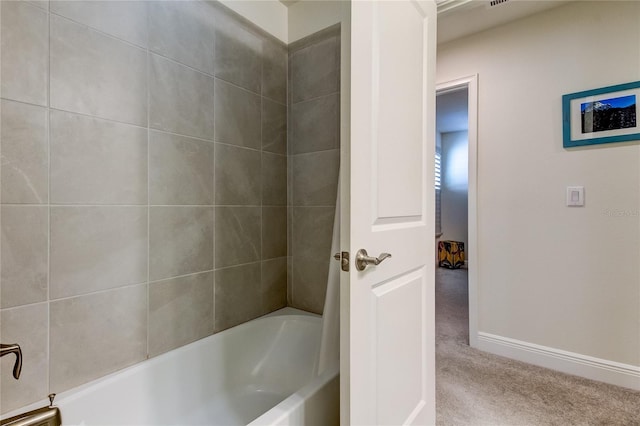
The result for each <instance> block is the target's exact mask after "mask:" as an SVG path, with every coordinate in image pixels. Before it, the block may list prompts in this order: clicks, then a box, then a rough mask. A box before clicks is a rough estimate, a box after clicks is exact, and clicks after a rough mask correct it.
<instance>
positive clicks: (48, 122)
mask: <svg viewBox="0 0 640 426" xmlns="http://www.w3.org/2000/svg"><path fill="white" fill-rule="evenodd" d="M48 6H49V7H50V6H51V5H50V4H49V5H48ZM47 24H48V26H49V28H48V40H47V41H48V48H49V51H48V52H47V53H48V55H47V59H48V63H47V156H48V161H47V178H48V182H47V391H48V393H49V394H51V393H53V389H52V388H51V381H52V380H51V376H52V372H53V369H52V368H51V346H52V345H51V323H52V321H51V314H52V312H51V11H50V10H49V9H47Z"/></svg>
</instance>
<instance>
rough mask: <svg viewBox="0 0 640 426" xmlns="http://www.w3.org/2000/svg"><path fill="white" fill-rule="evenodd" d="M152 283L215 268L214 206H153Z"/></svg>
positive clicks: (150, 263) (151, 218)
mask: <svg viewBox="0 0 640 426" xmlns="http://www.w3.org/2000/svg"><path fill="white" fill-rule="evenodd" d="M149 220H150V223H149V234H150V235H149V250H150V254H149V256H150V258H149V275H150V280H152V281H153V280H159V279H162V278H170V277H176V276H178V275H186V274H192V273H195V272H202V271H209V270H212V269H213V207H184V206H180V207H150V211H149Z"/></svg>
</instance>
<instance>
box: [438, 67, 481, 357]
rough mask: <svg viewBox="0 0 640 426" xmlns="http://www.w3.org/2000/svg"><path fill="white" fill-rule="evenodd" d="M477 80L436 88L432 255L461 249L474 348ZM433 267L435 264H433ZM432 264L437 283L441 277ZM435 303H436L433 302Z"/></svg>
mask: <svg viewBox="0 0 640 426" xmlns="http://www.w3.org/2000/svg"><path fill="white" fill-rule="evenodd" d="M477 112H478V76H477V75H472V76H469V77H464V78H460V79H457V80H454V81H449V82H445V83H441V84H438V85H437V86H436V152H435V153H434V156H435V159H434V160H435V163H436V253H437V252H438V249H437V247H438V243H439V241H444V240H449V241H458V242H462V243H463V244H464V251H465V262H464V267H465V268H466V269H467V271H466V275H467V277H464V272H460V274H458V275H459V276H451V277H449V278H452V279H457V280H460V279H466V280H467V283H468V284H467V289H468V298H467V303H466V308H467V313H468V343H469V345H470V346H472V347H476V346H477V339H478V315H477V309H478V300H477V276H478V259H479V253H478V250H477V152H478V150H477V133H478V129H477V116H478V114H477ZM436 262H437V259H436ZM443 273H444V271H440V270H439V268H438V264H437V263H436V280H438V279H439V278H443V277H442V275H443ZM436 303H437V301H436Z"/></svg>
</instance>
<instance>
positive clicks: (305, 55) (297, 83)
mask: <svg viewBox="0 0 640 426" xmlns="http://www.w3.org/2000/svg"><path fill="white" fill-rule="evenodd" d="M339 58H340V52H339V46H338V37H331V38H328V39H326V40H322V41H319V42H317V43H314V44H312V45H311V46H307V47H305V48H303V49H300V50H298V51H295V52H293V53H291V55H290V57H289V61H290V66H291V68H290V69H291V81H290V85H291V86H290V87H291V100H292V102H294V103H295V102H300V101H304V100H307V99H312V98H317V97H318V96H323V95H328V94H330V93H335V92H337V91H338V90H339V89H340V80H339V77H340V70H339Z"/></svg>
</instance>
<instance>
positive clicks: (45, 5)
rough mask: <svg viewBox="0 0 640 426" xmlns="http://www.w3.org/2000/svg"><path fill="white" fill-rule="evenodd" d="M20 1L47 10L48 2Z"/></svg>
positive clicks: (44, 0)
mask: <svg viewBox="0 0 640 426" xmlns="http://www.w3.org/2000/svg"><path fill="white" fill-rule="evenodd" d="M20 1H26V2H27V3H29V4H32V5H34V6H36V7H39V8H41V9H44V10H49V0H20Z"/></svg>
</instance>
